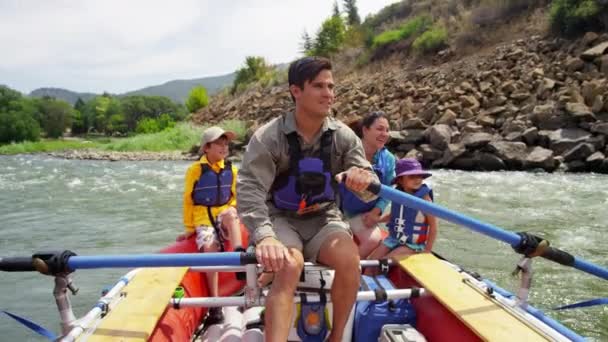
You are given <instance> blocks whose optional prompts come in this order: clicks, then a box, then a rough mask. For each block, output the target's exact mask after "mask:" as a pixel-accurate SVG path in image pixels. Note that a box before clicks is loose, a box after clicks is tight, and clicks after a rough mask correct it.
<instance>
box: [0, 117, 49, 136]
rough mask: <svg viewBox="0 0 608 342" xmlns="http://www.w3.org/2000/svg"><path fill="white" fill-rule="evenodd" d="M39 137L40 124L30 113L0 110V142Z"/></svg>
mask: <svg viewBox="0 0 608 342" xmlns="http://www.w3.org/2000/svg"><path fill="white" fill-rule="evenodd" d="M39 139H40V126H39V125H38V122H37V121H36V120H35V119H34V118H33V117H32V116H31V115H29V114H24V113H19V112H16V111H9V112H1V111H0V144H6V143H10V142H21V141H25V140H29V141H38V140H39Z"/></svg>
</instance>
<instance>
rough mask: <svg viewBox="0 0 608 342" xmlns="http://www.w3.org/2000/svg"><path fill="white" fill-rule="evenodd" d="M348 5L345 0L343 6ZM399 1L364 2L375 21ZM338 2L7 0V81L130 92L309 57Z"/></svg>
mask: <svg viewBox="0 0 608 342" xmlns="http://www.w3.org/2000/svg"><path fill="white" fill-rule="evenodd" d="M341 2H342V1H338V3H339V4H340V5H341ZM394 2H397V1H395V0H358V1H357V4H358V7H359V14H360V16H361V18H362V19H363V18H365V16H366V15H368V14H370V13H376V12H377V11H378V10H380V9H381V8H382V7H384V6H386V5H388V4H390V3H394ZM332 5H333V1H331V0H214V1H211V0H198V1H195V0H192V1H191V0H174V1H151V0H124V1H123V0H120V1H119V0H103V1H98V0H94V1H89V0H49V1H44V0H37V1H33V0H2V1H0V84H5V85H8V86H9V87H11V88H13V89H17V90H19V91H21V92H24V93H29V92H30V91H32V90H34V89H36V88H40V87H59V88H66V89H70V90H74V91H79V92H95V93H101V92H103V91H108V92H111V93H122V92H125V91H128V90H135V89H139V88H142V87H145V86H150V85H156V84H161V83H164V82H167V81H170V80H174V79H191V78H199V77H205V76H215V75H221V74H226V73H230V72H233V71H235V70H236V69H237V68H238V67H239V66H241V65H242V64H243V62H244V60H245V57H246V56H249V55H256V56H263V57H265V58H266V59H267V60H268V61H269V62H271V63H285V62H289V61H291V60H293V59H295V58H296V57H298V56H299V55H300V53H299V50H300V43H301V35H302V32H303V31H304V30H307V31H308V32H309V33H314V32H316V30H317V29H318V28H319V26H320V24H321V22H322V21H323V20H324V19H326V18H327V17H328V16H329V15H330V14H331V11H332Z"/></svg>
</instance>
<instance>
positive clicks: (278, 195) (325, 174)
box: [271, 130, 335, 212]
mask: <svg viewBox="0 0 608 342" xmlns="http://www.w3.org/2000/svg"><path fill="white" fill-rule="evenodd" d="M287 141H288V143H289V169H287V171H285V172H283V173H281V174H280V175H279V176H278V177H277V178H276V180H275V182H274V183H273V185H272V188H271V193H272V201H273V204H274V206H275V207H276V208H278V209H282V210H287V211H293V212H298V211H299V210H302V209H305V208H307V207H310V206H312V205H314V204H320V203H325V202H331V201H334V199H335V191H334V185H333V182H334V181H333V177H332V175H331V171H330V163H331V160H330V158H331V148H332V142H333V131H332V130H327V131H325V132H324V133H323V135H322V136H321V148H320V150H319V156H318V157H304V158H303V157H302V150H301V148H300V143H299V141H298V135H297V133H296V132H293V133H290V134H288V135H287Z"/></svg>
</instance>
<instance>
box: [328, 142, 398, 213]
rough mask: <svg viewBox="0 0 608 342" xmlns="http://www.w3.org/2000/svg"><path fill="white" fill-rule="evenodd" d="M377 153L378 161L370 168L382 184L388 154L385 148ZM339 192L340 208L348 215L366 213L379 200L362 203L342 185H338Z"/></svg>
mask: <svg viewBox="0 0 608 342" xmlns="http://www.w3.org/2000/svg"><path fill="white" fill-rule="evenodd" d="M377 153H378V160H377V161H376V163H375V164H374V165H372V167H373V169H374V172H375V173H376V174H377V175H378V179H379V180H380V182H382V180H384V174H385V172H386V170H385V169H386V165H387V164H388V158H389V155H390V152H389V151H388V150H387V149H386V148H382V149H381V150H380V151H378V152H377ZM385 185H389V184H385ZM339 190H340V203H341V204H340V206H341V208H342V211H344V212H345V213H347V214H348V215H357V214H362V213H366V212H368V211H370V210H372V209H374V207H375V206H376V203H378V200H379V198H377V199H375V200H373V201H370V202H363V201H362V200H360V199H359V197H357V195H355V194H354V193H353V192H352V191H350V190H348V189H347V188H346V186H345V185H344V184H343V183H340V186H339Z"/></svg>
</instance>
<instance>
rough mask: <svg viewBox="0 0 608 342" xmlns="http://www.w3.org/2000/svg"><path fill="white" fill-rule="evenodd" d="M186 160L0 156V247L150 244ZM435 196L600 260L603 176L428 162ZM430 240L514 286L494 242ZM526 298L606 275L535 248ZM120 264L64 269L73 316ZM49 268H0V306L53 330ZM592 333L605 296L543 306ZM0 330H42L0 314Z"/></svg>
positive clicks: (167, 231)
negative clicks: (463, 168)
mask: <svg viewBox="0 0 608 342" xmlns="http://www.w3.org/2000/svg"><path fill="white" fill-rule="evenodd" d="M187 167H188V163H187V162H175V161H142V162H106V161H74V160H62V159H55V158H51V157H47V156H44V155H18V156H0V255H2V256H28V255H31V254H32V253H33V252H36V251H43V250H58V249H61V250H63V249H69V250H72V251H74V252H76V253H77V254H80V255H97V254H127V253H147V252H154V251H157V250H159V249H160V248H162V247H164V246H166V245H168V244H170V243H171V242H172V241H173V240H174V238H175V236H176V235H177V234H178V233H180V232H181V231H182V228H181V194H182V186H183V185H182V182H183V178H184V174H185V171H186V168H187ZM429 183H430V184H431V185H432V187H433V188H434V194H435V200H436V202H437V203H438V204H440V205H443V206H446V207H448V208H450V209H453V210H457V211H460V212H462V213H465V214H468V215H471V216H473V217H475V218H478V219H480V220H483V221H486V222H489V223H492V224H494V225H497V226H499V227H503V228H505V229H509V230H512V231H524V230H525V231H530V232H534V233H537V234H542V235H543V236H545V237H547V238H548V239H549V240H550V241H551V243H552V245H554V246H557V247H560V248H562V249H564V250H567V251H569V252H571V253H572V254H574V255H576V256H578V257H581V258H583V259H585V260H587V261H591V262H594V263H597V264H600V265H602V266H606V267H608V247H606V244H605V243H604V240H603V237H604V236H606V234H607V233H608V232H607V229H606V228H607V227H606V226H607V225H608V210H606V207H607V205H608V185H606V184H607V183H608V176H605V175H595V174H532V173H523V172H460V171H443V170H441V171H435V172H434V176H433V177H431V178H430V179H429ZM435 250H436V251H437V252H438V253H439V254H441V255H443V256H444V257H446V258H448V259H450V260H451V261H453V262H455V263H458V264H460V265H462V266H463V267H465V268H467V269H471V270H475V271H477V272H478V273H480V274H481V275H482V276H484V277H485V278H489V279H492V280H494V281H495V282H497V283H498V284H499V285H501V286H502V287H504V288H506V289H508V290H511V291H514V290H516V287H517V284H518V282H517V281H516V280H515V279H514V278H512V277H511V276H510V272H511V271H512V270H513V268H514V266H515V264H516V262H517V261H518V256H517V255H516V254H515V253H514V252H513V251H512V250H511V248H510V247H509V246H507V245H505V244H504V243H501V242H497V241H494V240H492V239H490V238H487V237H484V236H481V235H479V234H477V233H474V232H471V231H469V230H467V229H464V228H461V227H457V226H454V225H451V224H448V223H446V222H443V221H440V224H439V235H438V240H437V243H436V248H435ZM534 270H535V278H534V283H533V287H532V291H531V295H530V301H531V303H532V304H533V305H535V306H536V307H538V308H540V309H543V310H546V311H550V308H552V307H554V306H558V305H563V304H568V303H572V302H575V301H580V300H585V299H591V298H597V297H608V286H607V283H606V281H603V280H600V279H598V278H596V277H594V276H591V275H587V274H585V273H583V272H580V271H577V270H574V269H571V268H566V267H563V266H559V265H556V264H552V263H549V262H547V261H545V260H540V261H537V262H535V264H534ZM124 273H126V270H83V271H78V272H75V273H74V281H75V284H76V286H77V287H79V288H80V292H79V293H78V295H76V296H74V297H72V300H73V305H74V310H75V313H76V314H77V316H80V315H82V314H84V313H85V312H86V311H87V310H88V309H89V308H90V307H91V306H92V305H93V304H94V303H95V301H96V300H97V299H98V298H99V296H100V292H101V290H102V289H103V288H105V287H107V286H110V285H112V284H114V283H115V282H116V280H117V279H118V278H120V276H121V275H122V274H124ZM52 289H53V279H52V278H51V277H47V276H43V275H40V274H35V273H28V274H26V273H21V274H18V273H2V274H0V309H4V310H7V311H10V312H13V313H16V314H19V315H22V316H25V317H28V318H30V319H32V320H33V321H35V322H37V323H40V324H41V325H43V326H45V327H48V328H50V329H51V330H53V331H55V332H58V331H59V324H58V321H59V319H58V318H59V317H58V313H57V310H56V308H55V302H54V299H53V296H52ZM550 314H551V316H553V317H554V318H557V319H559V320H560V321H561V322H562V323H564V324H565V325H567V326H568V327H570V328H572V329H574V330H575V331H577V332H578V333H580V334H583V335H584V336H588V337H591V339H592V340H597V341H602V340H608V306H600V307H592V308H586V309H577V310H570V311H564V312H558V313H556V312H551V313H550ZM0 332H1V334H2V335H1V337H0V340H2V341H43V340H44V339H42V338H40V337H37V336H36V335H35V334H34V333H31V332H29V331H28V330H25V328H23V327H21V326H20V325H18V324H17V323H15V322H14V321H13V320H11V319H10V318H8V317H7V316H4V315H1V314H0Z"/></svg>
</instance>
